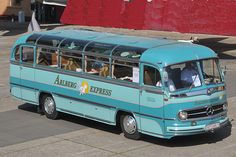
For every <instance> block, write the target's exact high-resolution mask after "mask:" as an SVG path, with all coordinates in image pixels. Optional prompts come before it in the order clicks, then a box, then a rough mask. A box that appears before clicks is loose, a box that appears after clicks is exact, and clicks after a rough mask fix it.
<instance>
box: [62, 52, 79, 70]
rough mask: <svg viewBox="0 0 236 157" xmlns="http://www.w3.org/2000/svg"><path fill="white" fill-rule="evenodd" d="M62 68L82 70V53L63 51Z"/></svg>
mask: <svg viewBox="0 0 236 157" xmlns="http://www.w3.org/2000/svg"><path fill="white" fill-rule="evenodd" d="M60 58H61V68H62V69H64V70H70V71H76V72H82V71H83V69H82V54H79V53H73V52H67V51H62V52H61V55H60Z"/></svg>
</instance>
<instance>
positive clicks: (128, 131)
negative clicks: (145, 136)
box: [120, 114, 140, 140]
mask: <svg viewBox="0 0 236 157" xmlns="http://www.w3.org/2000/svg"><path fill="white" fill-rule="evenodd" d="M120 125H121V129H122V131H123V133H124V136H125V137H127V138H130V139H134V140H137V139H139V138H140V133H139V132H138V127H137V122H136V119H135V118H134V116H132V115H128V114H127V115H122V116H121V117H120Z"/></svg>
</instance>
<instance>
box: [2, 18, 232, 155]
mask: <svg viewBox="0 0 236 157" xmlns="http://www.w3.org/2000/svg"><path fill="white" fill-rule="evenodd" d="M8 25H9V23H8V24H5V26H4V27H1V26H3V24H2V25H1V24H0V65H1V67H0V156H7V157H8V156H9V157H14V156H16V157H19V156H26V157H27V156H29V157H31V156H36V157H37V156H39V157H41V156H52V157H53V156H55V157H58V156H63V157H64V156H71V157H72V156H86V157H87V156H90V157H92V156H99V157H101V156H102V157H104V156H112V157H127V156H128V157H139V156H145V157H148V156H150V157H151V156H155V157H156V156H167V157H169V156H170V157H178V156H181V157H183V156H186V157H188V156H191V157H205V156H214V157H222V156H224V157H235V156H236V124H235V121H234V119H236V115H235V113H236V106H235V102H236V88H235V87H236V86H235V85H236V82H234V79H235V78H236V60H235V58H234V57H235V56H236V48H235V43H236V38H235V37H225V36H212V35H195V34H180V33H174V32H157V31H137V30H126V29H114V28H100V27H82V26H62V27H59V28H58V27H57V28H56V29H80V28H83V29H93V30H97V31H106V32H116V33H117V32H118V33H123V34H130V35H142V36H152V37H167V38H171V39H189V38H190V37H191V36H198V37H199V39H200V43H201V44H204V45H207V46H210V47H212V48H213V49H214V50H215V51H216V52H218V54H219V56H220V57H221V62H222V65H227V67H228V72H227V77H226V81H227V85H228V86H227V90H228V103H229V117H230V120H231V126H227V127H225V128H224V129H221V130H218V131H216V132H215V133H214V134H212V133H209V134H203V135H196V136H188V137H177V138H173V139H171V140H163V139H159V138H154V137H150V136H143V137H142V139H141V140H139V141H134V140H129V139H126V138H124V137H123V135H122V133H120V131H119V130H117V128H115V127H112V126H108V125H105V124H101V123H97V122H93V121H90V120H85V119H82V118H78V117H75V116H70V115H66V114H65V115H64V116H63V118H62V119H60V120H56V121H52V120H48V119H46V118H45V116H40V115H39V114H37V113H36V109H35V108H34V107H32V106H31V105H29V104H25V103H24V102H22V101H19V100H16V99H14V98H12V97H11V96H10V95H9V84H8V76H9V50H10V47H11V45H12V43H13V42H14V41H15V40H16V39H17V37H18V36H20V35H21V34H22V33H23V32H24V31H25V30H24V29H22V28H19V29H18V27H17V26H15V27H16V28H15V27H14V26H10V27H9V29H8V28H7V26H8ZM25 26H27V24H25ZM22 27H23V26H22ZM23 28H25V27H23ZM44 29H53V27H50V28H47V27H46V26H45V27H44Z"/></svg>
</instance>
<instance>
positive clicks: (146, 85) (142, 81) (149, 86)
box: [140, 63, 164, 90]
mask: <svg viewBox="0 0 236 157" xmlns="http://www.w3.org/2000/svg"><path fill="white" fill-rule="evenodd" d="M145 66H147V67H151V68H154V69H155V70H156V71H157V72H159V74H160V81H161V83H162V86H156V85H148V84H145V83H144V77H145V72H144V70H145ZM141 71H142V72H141V78H140V79H141V81H140V82H141V86H143V87H147V88H154V89H157V90H163V89H164V84H163V78H162V73H161V70H160V69H159V68H158V67H157V66H154V65H151V64H146V63H144V64H143V63H142V69H141Z"/></svg>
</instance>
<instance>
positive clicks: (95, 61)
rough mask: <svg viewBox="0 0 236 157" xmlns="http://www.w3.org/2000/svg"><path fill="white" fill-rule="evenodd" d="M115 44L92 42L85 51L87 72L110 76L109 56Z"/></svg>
mask: <svg viewBox="0 0 236 157" xmlns="http://www.w3.org/2000/svg"><path fill="white" fill-rule="evenodd" d="M114 47H115V45H111V44H104V43H98V42H94V43H90V44H89V45H88V46H87V47H86V50H85V52H86V53H87V54H86V56H85V72H87V73H88V74H93V75H99V76H101V77H108V76H109V71H110V62H109V57H110V54H111V51H112V49H113V48H114Z"/></svg>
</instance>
